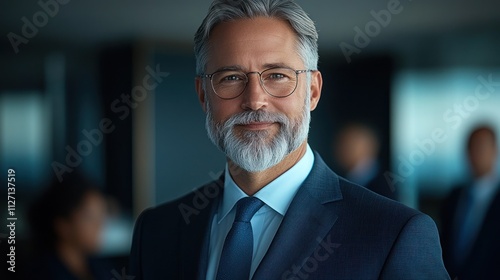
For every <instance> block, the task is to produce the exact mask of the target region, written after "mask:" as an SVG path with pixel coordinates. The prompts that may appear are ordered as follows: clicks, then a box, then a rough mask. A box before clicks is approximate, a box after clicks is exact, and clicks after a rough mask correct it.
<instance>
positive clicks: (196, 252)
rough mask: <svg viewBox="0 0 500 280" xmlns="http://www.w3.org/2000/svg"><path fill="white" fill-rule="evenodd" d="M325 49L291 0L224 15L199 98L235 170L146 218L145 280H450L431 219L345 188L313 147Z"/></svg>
mask: <svg viewBox="0 0 500 280" xmlns="http://www.w3.org/2000/svg"><path fill="white" fill-rule="evenodd" d="M317 39H318V34H317V32H316V28H315V26H314V23H313V21H312V20H311V19H310V18H309V17H308V15H307V14H306V13H305V12H304V11H303V10H302V8H301V7H300V6H298V5H297V4H296V3H294V2H293V1H291V0H233V1H231V0H215V1H214V2H213V3H212V5H211V6H210V9H209V11H208V15H207V16H206V18H205V19H204V21H203V22H202V24H201V26H200V28H199V29H198V31H197V33H196V35H195V54H196V62H197V65H196V67H197V78H196V91H197V93H198V97H199V100H200V103H201V105H202V108H203V110H204V111H205V112H206V115H207V118H206V129H207V131H208V136H209V138H210V139H211V140H212V142H213V143H214V144H215V145H216V146H217V147H218V148H219V149H220V150H221V151H222V152H224V153H225V155H226V157H227V165H226V169H225V172H224V174H223V175H222V176H221V178H219V180H217V181H214V182H211V183H208V184H207V185H205V186H202V187H201V188H199V189H198V190H196V191H195V192H193V193H191V194H188V195H186V196H184V197H182V198H180V199H178V200H176V201H173V202H169V203H166V204H162V205H160V206H157V207H155V208H153V209H148V210H146V211H144V212H143V213H142V214H141V216H140V217H139V218H138V220H137V222H136V227H135V231H134V238H133V244H132V251H131V275H133V276H135V277H136V278H135V279H232V280H239V279H449V276H448V274H447V272H446V270H445V268H444V266H443V262H442V258H441V247H440V244H439V238H438V234H437V230H436V226H435V224H434V222H433V221H432V220H431V219H430V218H429V217H428V216H426V215H424V214H422V213H420V212H418V211H416V210H413V209H410V208H407V207H405V206H403V205H401V204H399V203H397V202H394V201H391V200H389V199H386V198H383V197H381V196H378V195H376V194H374V193H372V192H370V191H368V190H366V189H365V188H362V187H360V186H357V185H354V184H352V183H350V182H348V181H346V180H345V179H343V178H340V177H339V176H337V175H336V174H335V173H334V172H333V171H331V170H330V169H329V168H328V167H327V166H326V164H325V163H324V162H323V160H322V159H321V157H320V156H319V154H317V153H315V152H313V151H312V149H311V148H310V147H309V145H308V143H307V136H308V131H309V122H310V112H311V111H312V110H314V109H315V108H316V106H317V104H318V101H319V99H320V95H321V87H322V77H321V73H320V72H319V71H318V69H317V64H318V50H317V49H318V48H317ZM201 204H202V205H201ZM199 206H203V207H199Z"/></svg>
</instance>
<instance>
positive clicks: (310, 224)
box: [253, 153, 342, 279]
mask: <svg viewBox="0 0 500 280" xmlns="http://www.w3.org/2000/svg"><path fill="white" fill-rule="evenodd" d="M341 199H342V194H341V192H340V187H339V180H338V177H337V175H335V173H333V172H332V171H331V170H330V169H329V168H328V167H327V166H326V164H325V163H324V162H323V160H322V159H321V157H320V156H319V155H318V154H317V153H315V161H314V166H313V169H312V170H311V173H310V174H309V176H308V177H307V179H306V180H305V181H304V183H303V184H302V186H301V188H300V189H299V191H298V192H297V194H296V195H295V198H294V199H293V201H292V203H291V204H290V207H289V209H288V210H287V213H286V214H285V217H284V218H283V221H282V223H281V225H280V227H279V229H278V231H277V232H276V235H275V237H274V239H273V241H272V243H271V245H270V247H269V249H268V251H267V253H266V255H265V256H264V258H263V259H262V261H261V263H260V264H259V266H258V268H257V270H256V271H255V274H254V277H253V279H282V277H283V276H284V274H285V273H286V272H287V271H291V270H292V269H296V268H297V266H299V267H298V269H300V267H301V266H302V265H303V264H304V263H305V261H306V260H307V258H308V257H309V256H311V255H312V254H313V253H314V251H315V250H316V248H318V246H319V245H320V243H321V242H322V240H323V239H324V238H325V237H327V234H328V232H330V230H331V229H332V227H333V226H334V224H335V221H336V220H337V218H338V216H337V214H336V213H335V211H334V210H333V209H331V208H329V207H327V206H326V205H325V204H326V203H329V202H333V201H338V200H341Z"/></svg>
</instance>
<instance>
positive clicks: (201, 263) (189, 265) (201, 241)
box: [179, 176, 224, 279]
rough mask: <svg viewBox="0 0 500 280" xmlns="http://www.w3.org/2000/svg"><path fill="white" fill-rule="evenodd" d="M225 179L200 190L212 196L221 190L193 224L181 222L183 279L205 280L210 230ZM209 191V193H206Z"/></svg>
mask: <svg viewBox="0 0 500 280" xmlns="http://www.w3.org/2000/svg"><path fill="white" fill-rule="evenodd" d="M223 186H224V177H223V176H221V177H220V178H219V179H218V180H217V181H214V182H212V183H210V184H208V185H207V186H205V187H203V188H201V189H200V190H199V192H200V193H202V194H203V193H205V194H207V193H208V194H211V193H213V191H214V189H217V190H219V191H218V194H217V196H216V197H214V198H212V199H208V204H207V206H206V207H205V208H203V209H200V210H199V213H198V215H196V216H195V217H193V219H192V221H191V223H189V224H186V223H185V222H184V221H181V223H182V226H181V231H180V243H179V244H181V245H180V249H179V251H180V252H179V254H180V257H181V262H180V263H181V266H182V268H181V275H182V276H181V279H205V278H206V274H207V266H208V248H209V243H210V229H211V227H212V220H213V217H214V214H215V211H216V210H217V205H218V203H219V200H220V198H221V197H222V193H223V191H222V190H223ZM205 190H207V191H205Z"/></svg>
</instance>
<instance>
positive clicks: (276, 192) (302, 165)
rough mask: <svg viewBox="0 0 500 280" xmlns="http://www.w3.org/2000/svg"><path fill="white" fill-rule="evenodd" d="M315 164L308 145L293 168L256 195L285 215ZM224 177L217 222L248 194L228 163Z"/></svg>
mask: <svg viewBox="0 0 500 280" xmlns="http://www.w3.org/2000/svg"><path fill="white" fill-rule="evenodd" d="M313 164H314V153H313V152H312V150H311V147H309V145H307V149H306V153H305V154H304V156H303V157H302V158H301V159H300V160H299V161H298V162H297V163H296V164H295V165H294V166H292V168H290V169H288V170H287V171H286V172H285V173H283V174H281V175H280V176H279V177H277V178H276V179H274V180H273V181H272V182H271V183H269V184H267V185H266V186H264V187H263V188H262V189H261V190H259V191H258V192H257V193H256V194H255V195H254V197H257V198H259V199H260V200H262V201H263V202H264V203H265V204H266V205H267V206H269V207H270V208H271V209H273V210H274V211H276V212H277V213H279V214H280V215H282V216H284V215H285V213H286V211H287V210H288V207H289V206H290V203H292V200H293V198H294V197H295V194H296V193H297V191H298V190H299V188H300V186H301V185H302V183H303V182H304V180H305V179H306V178H307V176H308V175H309V173H310V172H311V169H312V167H313ZM224 178H225V179H224V195H223V196H222V203H221V204H219V211H218V213H219V215H217V216H218V221H217V223H220V222H221V221H222V220H223V219H224V218H225V217H226V216H227V214H228V213H229V212H231V210H232V209H233V207H234V205H235V204H236V202H238V200H240V199H241V198H243V197H247V196H248V195H247V194H245V193H244V192H243V191H242V190H241V189H240V188H239V187H238V185H236V183H235V182H234V181H233V178H232V177H231V174H230V173H229V169H228V166H227V164H226V170H225V176H224ZM261 210H262V209H261ZM259 211H260V210H259Z"/></svg>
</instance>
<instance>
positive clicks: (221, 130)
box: [205, 94, 311, 172]
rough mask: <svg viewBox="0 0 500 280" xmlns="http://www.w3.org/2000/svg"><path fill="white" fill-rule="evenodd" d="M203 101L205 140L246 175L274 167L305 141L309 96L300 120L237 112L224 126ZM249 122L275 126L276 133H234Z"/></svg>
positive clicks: (260, 111)
mask: <svg viewBox="0 0 500 280" xmlns="http://www.w3.org/2000/svg"><path fill="white" fill-rule="evenodd" d="M206 101H207V117H206V122H205V127H206V129H207V132H208V137H209V138H210V140H211V141H212V143H214V145H215V146H217V147H218V148H219V149H220V150H221V151H222V152H223V153H224V154H226V156H227V157H228V158H229V159H230V160H231V161H232V162H234V163H235V164H236V165H237V166H239V167H240V168H242V169H243V170H246V171H248V172H259V171H263V170H266V169H268V168H270V167H273V166H275V165H276V164H278V163H280V162H281V161H282V160H283V159H284V158H285V157H286V156H287V155H289V154H290V153H291V152H293V151H295V150H296V149H297V148H298V147H299V146H300V145H301V144H302V143H303V142H304V141H305V140H306V139H307V135H308V133H309V123H310V120H311V112H310V110H309V106H310V99H309V94H307V98H306V101H305V104H304V108H303V110H302V114H301V116H300V118H298V119H292V120H291V119H288V117H287V116H286V115H285V114H282V113H271V112H267V111H263V110H257V111H245V112H242V113H238V114H235V115H233V116H231V117H230V118H229V119H228V120H227V121H225V122H223V123H220V122H219V123H216V122H215V121H214V119H213V114H212V109H211V107H210V104H209V101H208V98H206ZM252 122H272V123H278V124H279V131H278V133H277V134H276V135H275V136H271V135H270V134H269V132H268V131H265V130H258V131H244V132H242V133H236V132H235V126H236V125H245V124H249V123H252Z"/></svg>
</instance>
